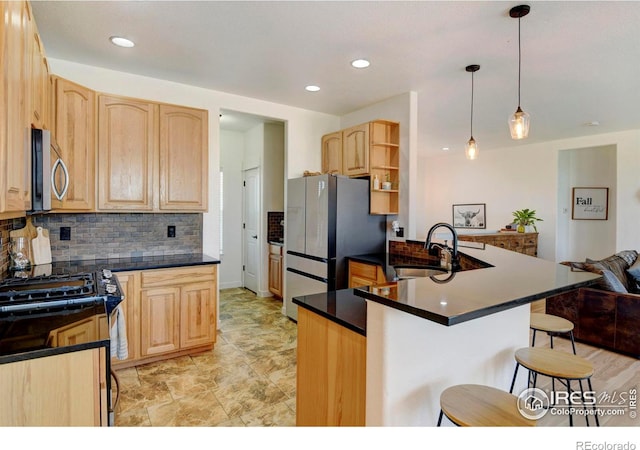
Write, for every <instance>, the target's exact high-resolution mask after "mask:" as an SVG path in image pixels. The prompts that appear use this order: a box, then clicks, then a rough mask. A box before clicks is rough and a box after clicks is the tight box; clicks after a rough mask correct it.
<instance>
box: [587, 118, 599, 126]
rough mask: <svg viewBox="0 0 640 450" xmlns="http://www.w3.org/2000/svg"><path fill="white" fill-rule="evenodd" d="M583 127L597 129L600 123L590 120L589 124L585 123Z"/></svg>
mask: <svg viewBox="0 0 640 450" xmlns="http://www.w3.org/2000/svg"><path fill="white" fill-rule="evenodd" d="M585 125H587V126H589V127H597V126H598V125H600V122H598V121H597V120H592V121H591V122H587V123H585Z"/></svg>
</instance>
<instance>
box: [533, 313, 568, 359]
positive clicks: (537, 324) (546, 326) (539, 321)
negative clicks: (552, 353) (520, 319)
mask: <svg viewBox="0 0 640 450" xmlns="http://www.w3.org/2000/svg"><path fill="white" fill-rule="evenodd" d="M529 327H530V328H531V329H532V330H533V336H532V337H531V346H532V347H534V346H535V343H536V331H544V332H546V333H548V334H549V339H550V341H551V348H553V334H554V333H555V334H565V333H569V337H570V338H571V347H573V354H574V355H575V354H576V343H575V341H574V340H573V323H572V322H571V321H570V320H567V319H565V318H563V317H559V316H554V315H551V314H542V313H531V320H530V324H529Z"/></svg>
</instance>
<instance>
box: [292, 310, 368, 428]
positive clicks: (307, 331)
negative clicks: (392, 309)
mask: <svg viewBox="0 0 640 450" xmlns="http://www.w3.org/2000/svg"><path fill="white" fill-rule="evenodd" d="M366 357H367V341H366V337H364V336H362V335H361V334H358V333H355V332H353V331H351V330H349V329H347V328H345V327H343V326H340V325H338V324H337V323H335V322H332V321H330V320H328V319H325V318H324V317H322V316H320V315H318V314H315V313H313V312H311V311H309V310H307V309H305V308H298V349H297V385H296V425H297V426H329V427H335V426H364V425H365V408H366V403H365V402H366Z"/></svg>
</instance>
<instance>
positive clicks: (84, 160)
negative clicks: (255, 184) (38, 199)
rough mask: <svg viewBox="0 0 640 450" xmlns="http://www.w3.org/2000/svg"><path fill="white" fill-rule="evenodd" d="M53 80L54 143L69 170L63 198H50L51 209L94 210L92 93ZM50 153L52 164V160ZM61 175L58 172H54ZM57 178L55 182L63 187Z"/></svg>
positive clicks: (84, 88)
mask: <svg viewBox="0 0 640 450" xmlns="http://www.w3.org/2000/svg"><path fill="white" fill-rule="evenodd" d="M54 82H55V90H56V92H55V115H56V120H55V124H56V130H55V142H56V143H57V145H58V151H59V152H60V157H61V158H62V160H63V161H64V163H65V164H66V166H67V169H68V170H69V188H68V190H67V194H66V195H65V197H64V198H63V199H62V201H60V200H58V199H57V198H55V197H53V198H52V199H51V204H52V207H53V208H54V209H62V210H79V211H82V210H93V209H94V208H95V192H96V190H95V158H96V156H95V155H96V144H95V93H94V92H93V91H92V90H91V89H88V88H86V87H84V86H80V85H79V84H76V83H72V82H71V81H68V80H65V79H63V78H57V77H54ZM55 157H56V156H55V153H54V154H52V161H51V162H52V163H54V162H55ZM57 175H58V176H59V177H62V174H61V173H57ZM63 183H64V179H62V178H58V179H57V180H56V185H57V186H59V187H60V188H61V187H62V186H63Z"/></svg>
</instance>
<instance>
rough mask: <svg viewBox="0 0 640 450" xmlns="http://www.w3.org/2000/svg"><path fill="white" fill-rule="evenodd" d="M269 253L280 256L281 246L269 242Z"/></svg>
mask: <svg viewBox="0 0 640 450" xmlns="http://www.w3.org/2000/svg"><path fill="white" fill-rule="evenodd" d="M269 253H271V254H272V255H280V256H282V246H281V245H275V244H269Z"/></svg>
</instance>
